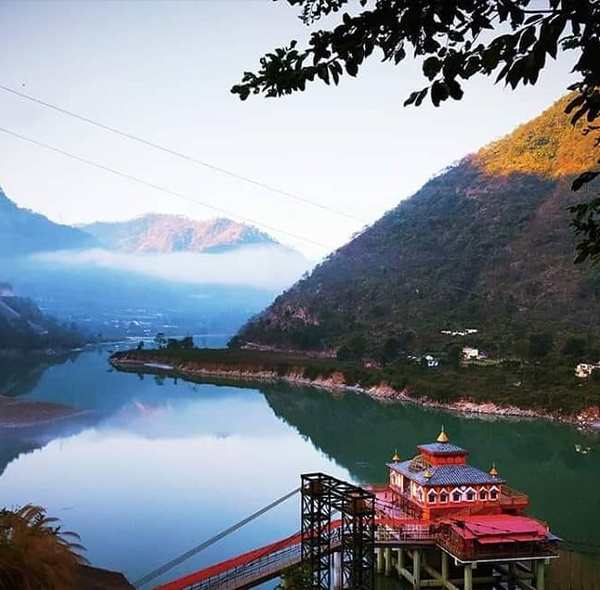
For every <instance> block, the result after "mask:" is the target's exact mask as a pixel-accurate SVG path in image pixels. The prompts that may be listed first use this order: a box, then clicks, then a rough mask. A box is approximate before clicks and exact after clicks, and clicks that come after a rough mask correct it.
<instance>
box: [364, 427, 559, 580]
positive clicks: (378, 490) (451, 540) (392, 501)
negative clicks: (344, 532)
mask: <svg viewBox="0 0 600 590" xmlns="http://www.w3.org/2000/svg"><path fill="white" fill-rule="evenodd" d="M417 449H418V454H417V455H416V456H415V457H413V458H411V459H408V460H402V459H401V458H400V457H399V456H398V453H397V452H396V453H395V454H394V456H393V457H392V461H391V462H390V463H388V464H387V468H388V471H389V483H388V484H387V485H383V486H369V489H370V490H371V491H372V492H373V493H375V494H376V497H377V506H378V508H377V512H378V517H379V518H380V519H389V523H390V525H391V524H392V523H397V522H401V521H404V522H405V523H406V524H405V525H404V527H403V530H404V531H405V532H404V539H403V541H404V546H399V545H398V544H396V547H398V549H397V550H396V551H393V552H392V549H391V547H390V548H383V549H378V554H377V567H378V570H379V571H380V572H382V573H383V572H385V573H389V572H390V571H392V569H394V570H396V571H397V573H398V575H399V576H400V577H401V578H405V579H406V580H408V581H409V582H410V583H411V584H412V585H413V588H421V587H441V588H449V589H450V590H455V589H457V588H463V589H464V590H471V589H472V588H473V586H474V584H485V587H490V588H491V587H495V586H494V585H493V584H494V583H498V584H503V583H504V582H507V583H508V584H509V587H517V588H523V589H527V590H533V589H535V590H544V575H545V566H546V565H547V564H548V563H549V560H550V559H552V558H554V557H557V556H558V541H559V539H558V538H557V537H556V536H554V535H553V534H552V533H551V532H550V530H549V528H548V526H547V525H546V524H545V523H543V522H541V521H539V520H537V519H535V518H532V517H530V516H527V515H526V514H524V511H525V510H526V509H527V508H528V507H529V498H528V497H527V496H526V495H525V494H523V493H521V492H517V491H516V490H514V489H512V488H510V487H509V486H508V485H507V483H506V481H505V480H504V479H503V478H502V477H500V473H499V471H498V469H497V468H496V465H495V464H493V465H492V466H491V468H490V469H489V471H483V470H481V469H479V468H477V467H474V466H472V465H469V464H468V462H467V458H468V455H469V452H468V451H467V450H466V449H464V448H463V447H461V446H458V445H456V444H453V443H452V442H450V439H449V437H448V435H447V433H446V432H445V431H444V428H443V427H442V431H441V432H440V434H439V436H438V437H437V439H436V440H435V441H434V442H431V443H426V444H421V445H419V446H418V447H417ZM409 523H410V524H409ZM390 528H392V527H391V526H390ZM498 587H502V586H498Z"/></svg>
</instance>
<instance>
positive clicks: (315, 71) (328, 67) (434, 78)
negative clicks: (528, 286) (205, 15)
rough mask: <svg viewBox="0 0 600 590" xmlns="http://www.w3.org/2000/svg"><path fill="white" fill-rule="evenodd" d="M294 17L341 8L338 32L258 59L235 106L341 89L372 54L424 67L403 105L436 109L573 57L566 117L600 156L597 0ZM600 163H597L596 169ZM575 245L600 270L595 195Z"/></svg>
mask: <svg viewBox="0 0 600 590" xmlns="http://www.w3.org/2000/svg"><path fill="white" fill-rule="evenodd" d="M287 2H288V4H290V5H291V6H296V7H298V8H300V18H301V19H302V21H303V22H304V23H305V24H306V25H313V24H314V23H315V22H316V21H318V20H319V19H321V18H322V17H324V16H328V15H330V14H332V13H336V12H340V11H341V10H342V9H343V8H355V9H357V11H356V13H355V14H350V13H343V14H342V16H341V19H340V21H341V22H339V24H338V25H337V26H335V27H333V28H331V29H328V30H317V31H314V32H313V33H312V35H311V37H310V40H309V42H308V45H307V46H306V47H303V48H300V47H299V46H298V43H297V41H295V40H293V41H290V42H289V43H288V45H287V46H284V47H280V48H278V49H276V50H274V51H273V52H271V53H268V54H267V55H265V56H264V57H262V58H261V60H260V68H259V70H258V71H257V72H255V73H254V72H245V73H244V75H243V78H242V82H241V83H240V84H237V85H235V86H234V87H233V88H232V92H233V93H234V94H237V95H239V97H240V98H241V99H242V100H245V99H246V98H248V97H249V96H250V95H251V94H264V95H265V96H268V97H279V96H283V95H286V94H292V93H293V92H299V91H303V90H305V88H306V86H307V84H308V83H310V82H314V81H317V80H320V81H322V82H324V83H325V84H331V83H333V84H336V85H337V84H338V83H339V80H340V78H341V76H343V75H350V76H357V75H358V73H359V71H360V68H361V67H362V65H363V64H364V62H365V61H366V60H367V59H369V58H372V57H373V56H376V55H379V57H381V58H382V59H383V61H386V62H391V63H393V64H395V65H398V64H400V63H401V62H402V61H403V60H405V59H406V57H407V55H412V56H414V57H415V58H419V59H422V60H423V75H424V77H425V78H426V79H427V83H426V85H425V86H424V87H423V88H421V89H417V90H415V91H414V92H412V93H411V94H410V96H409V97H408V98H407V99H406V101H405V103H404V104H405V105H414V106H420V105H421V104H422V103H423V101H424V100H425V99H426V98H429V99H430V100H431V102H432V103H433V104H434V105H435V106H439V105H440V104H441V103H442V102H444V101H446V100H449V99H453V100H460V99H461V98H462V96H463V83H464V81H466V80H468V79H469V78H472V77H473V76H477V75H483V76H494V78H495V81H496V82H504V83H505V84H507V85H508V86H510V87H511V88H513V89H516V88H518V87H519V86H520V85H527V84H535V83H536V82H537V80H538V77H539V75H540V72H541V71H542V70H543V69H544V67H545V66H546V63H547V60H548V58H553V59H554V58H556V56H557V54H558V53H559V52H565V51H574V52H577V55H578V58H577V62H576V64H575V66H574V68H573V72H574V73H575V74H577V75H578V80H577V81H576V82H575V83H573V84H572V85H570V86H568V90H571V91H574V92H575V94H574V95H573V98H572V100H571V101H570V102H569V104H568V106H567V108H566V112H567V113H568V114H570V115H571V122H572V124H573V125H575V124H576V123H577V122H578V121H584V122H585V125H584V126H583V133H584V134H586V135H587V134H589V133H595V134H596V138H595V142H594V145H595V146H596V147H600V90H599V87H600V2H599V1H598V0H547V2H543V3H542V2H540V0H287ZM598 164H600V160H598ZM599 174H600V170H598V169H596V170H589V171H587V172H584V173H583V174H581V175H580V176H579V177H578V178H576V179H575V180H574V181H573V190H579V189H580V188H581V187H582V186H584V185H587V184H588V183H590V182H591V181H593V180H594V179H595V178H596V177H597V176H598V175H599ZM570 211H571V212H572V214H573V219H572V222H571V225H572V226H573V228H574V230H575V233H576V234H577V236H578V237H579V243H578V244H577V257H576V261H577V262H583V261H585V260H587V259H590V260H592V261H594V262H600V196H598V197H596V198H593V199H591V200H589V201H584V202H581V203H579V204H577V205H574V206H572V207H570Z"/></svg>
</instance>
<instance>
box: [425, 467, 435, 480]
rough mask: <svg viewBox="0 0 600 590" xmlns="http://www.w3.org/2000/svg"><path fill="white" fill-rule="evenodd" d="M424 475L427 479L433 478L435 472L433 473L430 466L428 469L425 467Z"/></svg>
mask: <svg viewBox="0 0 600 590" xmlns="http://www.w3.org/2000/svg"><path fill="white" fill-rule="evenodd" d="M423 477H426V478H427V479H431V478H432V477H433V473H431V471H430V470H429V467H428V468H427V469H425V472H424V473H423Z"/></svg>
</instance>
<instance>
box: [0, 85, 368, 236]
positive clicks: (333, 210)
mask: <svg viewBox="0 0 600 590" xmlns="http://www.w3.org/2000/svg"><path fill="white" fill-rule="evenodd" d="M0 90H4V91H5V92H9V93H11V94H14V95H15V96H19V97H21V98H24V99H25V100H29V101H31V102H33V103H35V104H38V105H40V106H43V107H46V108H49V109H52V110H54V111H56V112H58V113H62V114H63V115H67V116H69V117H73V118H75V119H78V120H79V121H84V122H85V123H89V124H90V125H94V126H95V127H98V128H100V129H103V130H105V131H109V132H110V133H115V134H116V135H120V136H121V137H125V138H127V139H131V140H132V141H137V142H138V143H141V144H144V145H146V146H149V147H151V148H154V149H157V150H160V151H161V152H164V153H166V154H170V155H171V156H176V157H178V158H181V159H183V160H187V161H188V162H192V163H193V164H196V165H198V166H203V167H204V168H208V169H210V170H213V171H214V172H219V173H220V174H224V175H226V176H229V177H231V178H235V179H237V180H241V181H242V182H246V183H248V184H252V185H254V186H256V187H258V188H262V189H264V190H268V191H271V192H273V193H277V194H279V195H283V196H284V197H288V198H290V199H294V200H295V201H299V202H301V203H304V204H305V205H310V206H311V207H317V208H318V209H321V210H323V211H328V212H329V213H334V214H336V215H341V216H342V217H346V218H347V219H351V220H353V221H359V222H361V223H367V224H368V223H370V222H369V221H368V220H366V219H362V218H361V217H358V216H356V215H352V214H351V213H346V212H345V211H341V210H340V209H336V208H334V207H329V206H328V205H323V204H321V203H317V202H316V201H312V200H311V199H307V198H306V197H301V196H299V195H296V194H294V193H290V192H289V191H286V190H283V189H280V188H277V187H274V186H272V185H270V184H266V183H264V182H261V181H259V180H254V179H253V178H250V177H249V176H244V175H243V174H239V173H238V172H233V171H232V170H227V169H226V168H222V167H220V166H216V165H214V164H210V163H209V162H206V161H204V160H200V159H198V158H195V157H193V156H190V155H188V154H184V153H183V152H180V151H177V150H174V149H171V148H168V147H165V146H163V145H160V144H158V143H155V142H153V141H150V140H148V139H144V138H143V137H140V136H138V135H133V134H132V133H127V132H126V131H122V130H121V129H117V128H116V127H111V126H110V125H106V124H105V123H101V122H100V121H96V120H95V119H90V118H89V117H85V116H83V115H79V114H77V113H74V112H73V111H69V110H67V109H65V108H63V107H59V106H58V105H55V104H52V103H49V102H46V101H43V100H41V99H39V98H36V97H35V96H31V95H29V94H25V93H24V92H19V91H18V90H15V89H14V88H10V87H8V86H3V85H2V84H0Z"/></svg>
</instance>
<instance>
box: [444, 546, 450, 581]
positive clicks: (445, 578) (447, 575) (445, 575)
mask: <svg viewBox="0 0 600 590" xmlns="http://www.w3.org/2000/svg"><path fill="white" fill-rule="evenodd" d="M448 580H449V574H448V554H447V553H446V552H445V551H442V582H443V583H444V584H445V583H446V582H447V581H448Z"/></svg>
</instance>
